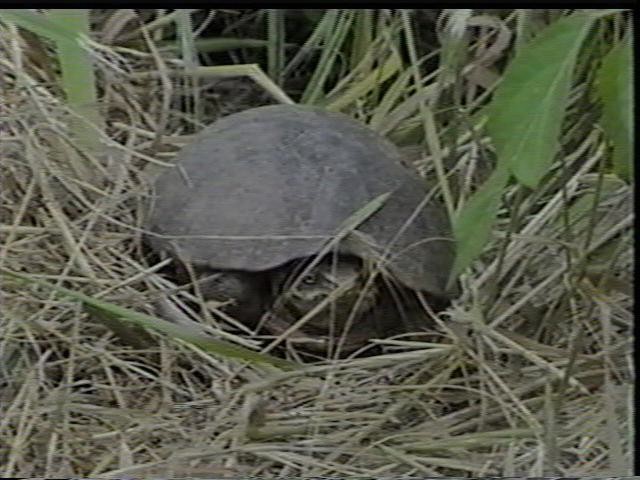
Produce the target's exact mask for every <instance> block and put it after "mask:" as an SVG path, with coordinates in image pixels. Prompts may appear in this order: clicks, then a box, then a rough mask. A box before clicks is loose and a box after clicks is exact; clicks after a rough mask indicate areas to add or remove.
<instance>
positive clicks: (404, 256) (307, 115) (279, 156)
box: [147, 105, 454, 296]
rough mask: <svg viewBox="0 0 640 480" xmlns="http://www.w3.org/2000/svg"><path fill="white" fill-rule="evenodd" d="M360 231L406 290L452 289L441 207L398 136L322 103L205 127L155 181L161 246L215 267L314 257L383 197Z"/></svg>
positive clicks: (154, 237)
mask: <svg viewBox="0 0 640 480" xmlns="http://www.w3.org/2000/svg"><path fill="white" fill-rule="evenodd" d="M385 193H389V194H390V195H389V197H388V198H387V200H386V202H384V204H383V206H382V207H381V208H380V209H378V210H377V211H376V212H375V213H373V214H372V215H371V216H369V217H367V218H366V219H365V220H364V221H363V222H362V223H361V224H359V225H358V226H357V227H356V228H357V231H358V232H360V233H362V234H364V236H363V238H366V241H367V243H368V245H369V246H370V247H373V248H372V249H368V248H367V249H362V248H361V247H353V246H350V247H349V246H345V247H341V248H343V250H347V252H346V253H351V254H356V255H359V256H366V255H368V253H367V252H372V251H378V252H383V253H385V254H387V255H388V257H386V258H388V263H387V265H386V268H387V269H388V270H390V271H391V273H392V274H393V275H394V277H396V278H397V279H398V280H400V281H401V282H402V283H403V284H404V285H405V286H407V287H409V288H411V289H414V290H423V291H426V292H429V293H432V294H435V295H440V296H447V292H446V290H445V285H446V282H447V279H448V275H449V272H450V269H451V266H452V262H453V256H454V243H453V241H452V239H451V229H450V225H449V221H448V218H447V216H446V213H445V211H444V208H443V207H442V205H441V204H439V203H436V202H435V200H433V199H432V200H429V201H428V202H425V199H426V195H427V191H426V188H425V184H424V181H423V180H422V179H421V178H420V177H419V176H418V175H417V174H416V173H414V172H411V171H410V170H408V169H407V168H406V167H405V166H404V165H403V164H402V154H401V153H400V151H399V150H398V149H397V148H396V147H395V146H394V145H393V144H391V143H390V142H389V141H387V140H386V139H384V138H383V137H382V136H380V135H379V134H377V133H375V132H373V131H372V130H370V129H369V128H367V127H365V126H364V125H362V124H360V123H358V122H357V121H355V120H353V119H351V118H349V117H347V116H345V115H343V114H338V113H329V112H326V111H324V110H320V109H316V108H310V107H302V106H292V105H276V106H266V107H258V108H253V109H250V110H245V111H243V112H240V113H236V114H233V115H229V116H227V117H224V118H222V119H220V120H218V121H217V122H215V123H214V124H212V125H211V126H209V127H208V128H205V129H204V130H203V131H202V132H201V133H199V134H198V135H197V136H196V137H195V139H194V140H193V142H192V143H190V144H188V145H187V146H185V147H184V148H183V149H182V150H181V151H180V152H179V153H178V155H177V157H176V166H175V167H174V168H171V169H168V170H166V171H164V172H163V173H162V174H161V175H160V176H159V177H158V178H157V180H156V182H155V185H154V201H153V204H152V208H151V213H150V216H149V218H148V222H147V230H148V231H149V233H150V234H151V235H150V236H149V242H150V244H151V246H152V248H154V249H155V250H159V251H164V252H167V253H169V254H170V255H172V256H177V257H179V258H181V259H183V260H188V261H190V262H192V263H193V264H194V265H199V266H206V267H210V268H212V269H222V270H225V269H229V270H247V271H264V270H268V269H271V268H274V267H277V266H279V265H282V264H284V263H286V262H288V261H290V260H293V259H296V258H302V257H307V256H311V255H314V254H316V253H318V252H319V250H321V249H322V247H323V246H324V245H326V242H327V241H328V240H330V239H331V238H333V237H334V235H335V234H336V233H337V232H338V231H339V230H340V227H341V226H342V225H343V222H345V220H347V219H349V218H350V217H351V216H352V215H353V214H354V213H355V212H357V211H358V210H359V209H361V208H362V207H364V206H365V205H367V204H369V202H371V201H372V200H374V199H375V198H377V197H378V196H380V195H382V194H385Z"/></svg>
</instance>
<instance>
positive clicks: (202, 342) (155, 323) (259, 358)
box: [0, 268, 297, 370]
mask: <svg viewBox="0 0 640 480" xmlns="http://www.w3.org/2000/svg"><path fill="white" fill-rule="evenodd" d="M0 271H1V272H2V274H3V275H5V276H7V277H11V278H14V279H17V280H20V281H24V282H29V283H33V284H36V285H38V286H40V287H44V288H48V289H50V290H54V291H55V292H56V293H58V294H59V295H62V296H66V297H69V298H72V299H73V300H76V301H79V302H82V303H84V304H86V305H88V306H89V307H90V308H91V309H93V310H98V311H100V312H101V314H103V315H107V316H110V317H113V318H117V319H119V320H122V321H125V322H130V323H133V324H135V325H139V326H141V327H145V328H150V329H152V330H155V331H158V332H161V333H164V334H167V335H169V336H171V337H174V338H179V339H180V340H183V341H185V342H188V343H191V344H193V345H195V346H197V347H199V348H201V349H202V350H205V351H207V352H210V353H213V354H216V355H220V356H223V357H227V358H235V359H239V360H245V361H247V362H251V363H267V364H270V365H273V366H275V367H278V368H281V369H285V370H291V369H294V368H296V367H297V365H296V364H294V363H292V362H288V361H286V360H283V359H280V358H276V357H272V356H271V355H266V354H263V353H259V352H254V351H253V350H249V349H248V348H244V347H240V346H238V345H234V344H232V343H229V342H225V341H223V340H218V339H215V338H212V337H210V336H209V335H205V334H202V333H200V332H196V331H192V330H191V329H189V327H188V326H186V325H177V324H175V323H172V322H169V321H167V320H162V319H160V318H157V317H154V316H151V315H147V314H144V313H139V312H134V311H133V310H129V309H127V308H124V307H121V306H119V305H115V304H113V303H109V302H105V301H103V300H98V299H96V298H93V297H91V296H89V295H85V294H84V293H80V292H74V291H73V290H69V289H68V288H64V287H59V286H56V285H51V284H50V283H47V282H44V281H42V280H38V279H35V278H31V277H29V276H28V275H24V274H22V273H17V272H12V271H9V270H5V269H4V268H2V269H1V270H0Z"/></svg>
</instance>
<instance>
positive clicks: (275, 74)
mask: <svg viewBox="0 0 640 480" xmlns="http://www.w3.org/2000/svg"><path fill="white" fill-rule="evenodd" d="M284 36H285V30H284V11H282V10H276V9H269V10H267V39H268V42H267V74H268V75H269V77H271V80H273V81H274V82H275V84H276V85H281V83H282V69H283V68H284Z"/></svg>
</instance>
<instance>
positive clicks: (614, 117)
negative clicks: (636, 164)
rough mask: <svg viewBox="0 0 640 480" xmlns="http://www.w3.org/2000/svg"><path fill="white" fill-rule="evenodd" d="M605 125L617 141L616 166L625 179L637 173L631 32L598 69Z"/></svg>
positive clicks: (615, 149)
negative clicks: (634, 143) (634, 171)
mask: <svg viewBox="0 0 640 480" xmlns="http://www.w3.org/2000/svg"><path fill="white" fill-rule="evenodd" d="M598 84H599V86H598V90H599V93H600V96H601V98H602V122H601V125H602V129H603V130H604V132H605V134H606V135H607V137H609V139H610V141H611V143H612V144H613V167H614V171H615V172H616V174H618V175H619V176H620V177H621V178H624V179H625V180H630V179H631V178H632V176H633V160H632V159H633V112H632V108H633V73H632V71H631V35H630V34H629V33H627V36H626V37H625V39H624V40H623V41H622V42H621V43H619V44H618V45H616V46H615V47H614V48H613V49H612V50H611V51H610V52H609V53H608V54H607V55H606V56H605V57H604V59H603V61H602V67H601V68H600V71H599V72H598Z"/></svg>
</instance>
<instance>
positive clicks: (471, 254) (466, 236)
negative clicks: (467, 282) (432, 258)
mask: <svg viewBox="0 0 640 480" xmlns="http://www.w3.org/2000/svg"><path fill="white" fill-rule="evenodd" d="M509 177H510V175H509V171H508V170H507V169H506V168H505V167H504V166H502V167H501V166H498V167H497V168H496V169H495V170H494V172H493V173H492V174H491V176H490V177H489V179H488V180H487V181H486V182H485V184H484V185H483V186H482V187H481V188H480V189H479V190H477V191H476V192H475V193H474V194H473V195H472V196H471V197H470V198H469V200H468V201H467V203H466V205H465V206H464V208H463V209H462V211H461V212H460V213H459V214H458V216H457V218H456V219H455V221H454V224H453V234H454V237H455V239H456V244H457V248H456V259H455V261H454V264H453V269H452V273H451V276H450V277H449V284H452V282H453V279H455V278H456V277H457V276H458V275H459V274H460V273H461V272H462V271H463V270H464V269H466V268H467V267H468V266H469V265H470V264H471V262H473V260H475V258H476V257H478V255H480V254H481V253H482V249H483V248H484V246H485V245H486V244H487V242H488V241H489V238H490V237H491V228H492V227H493V224H494V222H495V219H496V216H497V214H498V208H499V207H500V202H501V200H502V192H503V191H504V188H505V186H506V185H507V182H508V181H509Z"/></svg>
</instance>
